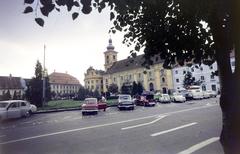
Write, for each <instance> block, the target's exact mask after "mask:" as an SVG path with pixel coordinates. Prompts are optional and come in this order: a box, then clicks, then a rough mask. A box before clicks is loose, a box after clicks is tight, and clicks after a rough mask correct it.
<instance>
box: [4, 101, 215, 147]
mask: <svg viewBox="0 0 240 154" xmlns="http://www.w3.org/2000/svg"><path fill="white" fill-rule="evenodd" d="M213 106H217V105H212V106H201V107H195V108H191V109H185V110H180V111H173V112H168V113H163V114H155V115H151V116H147V117H141V118H136V119H130V120H125V121H119V122H113V123H106V124H102V125H95V126H89V127H83V128H78V129H71V130H65V131H59V132H55V133H49V134H43V135H37V136H32V137H27V138H21V139H16V140H10V141H6V142H1V143H0V145H5V144H9V143H15V142H20V141H26V140H31V139H36V138H42V137H47V136H53V135H59V134H65V133H70V132H76V131H81V130H87V129H92V128H99V127H104V126H112V125H116V124H122V123H127V122H132V121H136V120H143V119H148V118H153V117H156V116H163V115H166V114H168V115H169V114H175V113H181V112H187V111H192V110H198V109H203V108H209V107H213ZM47 122H50V121H47Z"/></svg>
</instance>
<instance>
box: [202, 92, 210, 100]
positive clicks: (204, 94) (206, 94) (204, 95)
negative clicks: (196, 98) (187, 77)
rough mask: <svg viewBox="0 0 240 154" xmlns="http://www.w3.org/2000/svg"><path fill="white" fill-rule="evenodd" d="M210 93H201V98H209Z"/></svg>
mask: <svg viewBox="0 0 240 154" xmlns="http://www.w3.org/2000/svg"><path fill="white" fill-rule="evenodd" d="M210 97H211V96H210V93H209V92H208V91H203V98H210Z"/></svg>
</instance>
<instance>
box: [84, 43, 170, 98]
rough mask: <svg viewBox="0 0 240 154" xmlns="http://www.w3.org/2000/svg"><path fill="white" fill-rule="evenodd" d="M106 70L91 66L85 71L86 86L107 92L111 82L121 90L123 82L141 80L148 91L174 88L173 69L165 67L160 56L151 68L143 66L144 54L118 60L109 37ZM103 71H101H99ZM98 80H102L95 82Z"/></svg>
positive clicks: (164, 90)
mask: <svg viewBox="0 0 240 154" xmlns="http://www.w3.org/2000/svg"><path fill="white" fill-rule="evenodd" d="M104 57H105V64H104V66H105V71H99V70H95V69H93V68H92V67H90V68H89V69H88V70H87V73H85V87H86V88H88V89H91V90H95V89H97V87H99V86H100V87H101V88H100V89H98V90H100V92H107V89H108V86H109V85H111V84H116V85H118V90H119V91H120V89H121V87H122V85H123V84H128V85H129V84H130V85H131V84H132V83H133V82H134V81H135V82H141V83H142V85H143V87H144V90H146V91H155V92H156V91H160V92H163V93H166V92H168V90H170V89H173V82H172V71H171V70H166V69H163V66H162V65H163V61H162V60H161V59H160V58H153V65H152V66H151V67H150V69H146V68H145V67H143V66H142V64H143V62H144V57H143V55H139V56H137V57H136V58H134V59H132V58H130V59H123V60H120V61H118V60H117V52H116V51H115V50H114V46H113V45H112V40H111V39H109V45H108V46H107V51H105V52H104ZM98 72H101V73H98ZM96 80H101V81H102V82H101V84H99V82H98V83H97V82H95V81H96Z"/></svg>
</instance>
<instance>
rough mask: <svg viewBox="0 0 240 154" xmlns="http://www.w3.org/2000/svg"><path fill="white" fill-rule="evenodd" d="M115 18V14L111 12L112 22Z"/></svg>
mask: <svg viewBox="0 0 240 154" xmlns="http://www.w3.org/2000/svg"><path fill="white" fill-rule="evenodd" d="M114 17H115V15H114V13H113V12H111V13H110V20H113V19H114Z"/></svg>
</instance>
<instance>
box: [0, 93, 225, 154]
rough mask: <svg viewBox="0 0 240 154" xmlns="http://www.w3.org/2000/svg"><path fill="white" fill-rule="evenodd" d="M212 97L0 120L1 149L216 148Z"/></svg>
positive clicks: (200, 152) (153, 152)
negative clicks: (118, 108) (123, 108)
mask: <svg viewBox="0 0 240 154" xmlns="http://www.w3.org/2000/svg"><path fill="white" fill-rule="evenodd" d="M220 131H221V110H220V107H219V104H218V98H211V99H204V100H197V101H190V102H186V103H171V104H159V105H157V106H156V107H136V109H135V110H134V111H118V110H117V108H114V107H113V108H109V109H107V111H106V112H103V111H101V112H99V114H98V115H89V116H84V117H82V115H81V111H67V112H59V113H48V114H37V115H33V116H32V117H30V118H23V119H14V120H8V121H5V122H3V123H1V124H0V153H1V154H73V153H74V154H75V153H76V154H85V153H86V154H95V153H96V154H175V153H176V154H177V153H179V154H190V153H194V154H221V153H223V150H222V147H221V145H220V143H219V135H220Z"/></svg>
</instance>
